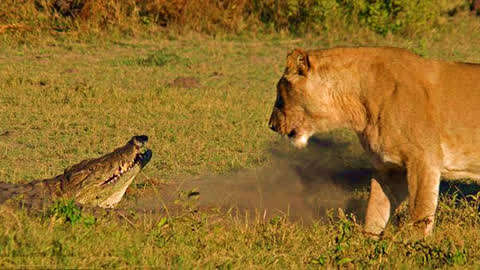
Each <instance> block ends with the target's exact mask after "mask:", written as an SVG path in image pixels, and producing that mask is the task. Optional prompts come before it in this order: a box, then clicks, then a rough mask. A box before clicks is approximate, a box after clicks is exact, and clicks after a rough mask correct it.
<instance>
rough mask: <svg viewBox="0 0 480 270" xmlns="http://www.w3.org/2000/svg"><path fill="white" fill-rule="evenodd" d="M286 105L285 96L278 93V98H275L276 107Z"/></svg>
mask: <svg viewBox="0 0 480 270" xmlns="http://www.w3.org/2000/svg"><path fill="white" fill-rule="evenodd" d="M283 106H285V102H283V98H282V96H281V95H277V100H275V107H277V108H279V109H281V108H283Z"/></svg>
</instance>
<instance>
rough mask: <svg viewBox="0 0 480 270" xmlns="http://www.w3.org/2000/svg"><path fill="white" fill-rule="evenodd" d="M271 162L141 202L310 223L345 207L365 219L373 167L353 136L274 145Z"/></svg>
mask: <svg viewBox="0 0 480 270" xmlns="http://www.w3.org/2000/svg"><path fill="white" fill-rule="evenodd" d="M271 154H272V160H273V162H272V163H271V165H270V166H267V167H264V168H259V169H244V170H240V171H238V172H235V173H232V174H230V175H227V176H203V177H197V178H196V179H184V180H181V181H175V184H165V185H159V186H158V187H156V190H155V191H150V192H144V193H143V194H142V196H138V197H137V198H136V201H135V204H134V205H135V208H137V210H138V209H142V210H143V211H159V210H160V211H171V212H172V211H173V209H178V208H179V207H178V205H179V204H182V203H183V205H184V207H185V205H188V208H189V209H212V208H218V209H220V208H221V209H224V210H232V209H234V211H236V212H237V213H240V214H242V215H243V214H245V213H250V214H249V215H250V216H251V217H253V216H256V217H257V218H258V217H260V218H264V219H266V218H271V217H274V216H283V217H287V218H288V219H289V220H292V221H302V222H304V223H310V222H311V221H313V220H318V219H319V218H322V217H324V216H325V214H326V212H327V210H328V209H337V208H342V209H344V211H345V212H347V213H348V212H350V213H354V214H355V215H356V216H357V217H358V218H360V219H362V218H363V216H364V214H365V206H366V192H364V191H366V190H368V182H369V180H370V178H371V174H372V169H371V168H370V167H369V163H368V161H367V160H366V158H365V156H364V154H363V151H362V150H361V147H360V146H359V145H358V142H355V141H354V140H353V142H352V139H351V138H348V139H347V140H346V139H343V140H342V139H338V138H335V137H334V138H331V137H329V138H316V137H314V138H312V139H311V140H310V142H309V146H308V148H307V149H304V150H295V149H294V148H293V147H292V146H290V145H288V143H283V142H282V143H279V144H277V145H275V146H273V147H271Z"/></svg>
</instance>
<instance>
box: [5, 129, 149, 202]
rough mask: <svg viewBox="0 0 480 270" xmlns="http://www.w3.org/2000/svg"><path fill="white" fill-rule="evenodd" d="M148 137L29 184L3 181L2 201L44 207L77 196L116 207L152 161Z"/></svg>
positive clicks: (83, 199)
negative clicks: (137, 176)
mask: <svg viewBox="0 0 480 270" xmlns="http://www.w3.org/2000/svg"><path fill="white" fill-rule="evenodd" d="M147 141H148V137H147V136H145V135H142V136H134V137H132V138H131V139H130V140H129V141H128V142H127V144H125V145H124V146H122V147H119V148H117V149H115V150H114V151H113V152H111V153H108V154H106V155H104V156H101V157H99V158H96V159H87V160H83V161H81V162H80V163H78V164H75V165H73V166H71V167H68V168H67V169H65V171H64V173H63V174H60V175H58V176H55V177H53V178H49V179H44V180H33V181H31V182H29V183H25V184H12V183H2V182H0V204H2V203H5V202H6V201H7V200H9V199H15V200H18V201H19V202H20V203H21V204H24V205H27V206H32V207H40V206H42V205H44V203H45V202H49V201H52V200H55V199H59V198H69V199H74V200H75V202H77V203H79V204H83V205H89V206H99V207H103V208H113V207H115V205H116V204H117V203H118V202H119V201H120V200H121V199H122V197H123V195H124V193H125V191H126V189H127V188H128V186H129V185H130V184H131V183H132V181H133V179H134V178H135V176H136V175H137V174H138V173H139V172H140V171H141V169H142V168H143V167H144V166H145V165H146V164H147V163H148V162H149V161H150V159H151V157H152V151H151V150H150V149H146V147H145V145H146V143H147Z"/></svg>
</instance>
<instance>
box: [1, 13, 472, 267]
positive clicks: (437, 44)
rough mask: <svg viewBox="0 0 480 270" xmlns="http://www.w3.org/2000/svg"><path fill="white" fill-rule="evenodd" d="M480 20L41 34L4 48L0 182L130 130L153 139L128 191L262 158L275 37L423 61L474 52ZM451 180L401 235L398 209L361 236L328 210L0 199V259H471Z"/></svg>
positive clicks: (262, 162)
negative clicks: (347, 27)
mask: <svg viewBox="0 0 480 270" xmlns="http://www.w3.org/2000/svg"><path fill="white" fill-rule="evenodd" d="M479 28H480V24H479V23H478V21H477V22H476V21H464V22H462V21H458V22H451V25H450V26H448V25H447V26H446V27H445V29H443V30H438V31H436V32H432V33H429V34H428V35H426V36H424V37H423V38H422V37H420V38H418V39H415V40H404V39H401V38H398V37H391V36H387V37H385V38H379V37H378V36H374V35H372V34H362V33H357V35H355V36H349V35H343V36H342V35H328V36H327V35H326V36H321V37H308V38H302V39H291V38H287V37H281V36H272V37H265V38H262V39H252V38H250V39H236V38H229V37H225V38H218V37H217V38H209V37H204V36H197V35H195V34H185V35H183V36H175V35H173V36H172V35H167V34H165V35H164V34H160V35H159V36H157V37H152V38H151V39H146V38H145V39H125V40H123V39H105V40H100V39H94V40H93V41H80V42H79V41H72V40H71V39H68V38H67V39H61V38H56V39H51V38H46V39H44V40H42V41H41V42H38V43H36V45H28V43H27V44H25V45H22V46H13V45H3V46H0V179H2V180H4V181H7V182H26V181H29V180H31V179H37V178H46V177H51V176H53V175H56V174H58V173H60V172H61V171H62V170H63V168H65V167H66V166H68V165H71V164H73V163H75V162H78V161H80V160H82V159H84V158H90V157H95V156H98V155H100V154H103V153H105V152H108V151H111V150H112V149H113V148H115V147H117V146H118V145H121V144H123V143H124V142H125V141H126V140H128V139H129V138H130V137H131V136H132V135H134V134H147V135H149V136H150V138H151V140H150V147H151V148H152V150H153V151H154V158H153V160H152V162H151V163H150V164H149V165H148V167H147V168H146V169H145V171H144V173H142V174H141V175H140V176H139V177H138V178H137V180H136V181H137V185H134V186H132V189H133V193H134V194H137V195H139V194H140V196H141V194H142V192H144V189H145V185H144V184H145V183H156V184H158V183H170V182H173V181H176V179H189V178H192V177H193V176H196V177H197V178H198V177H199V176H200V178H201V176H202V175H206V174H209V175H212V174H214V175H228V174H231V173H232V172H234V171H238V170H241V169H244V168H266V167H268V166H272V154H271V151H270V149H271V148H272V147H275V146H276V145H282V144H283V142H282V140H281V138H278V137H277V136H276V135H274V134H273V133H272V132H271V131H269V130H268V128H267V120H268V117H269V114H270V110H271V106H272V104H273V101H274V98H275V91H274V86H275V83H276V81H277V80H278V78H279V77H280V75H281V73H282V71H283V68H284V66H283V65H284V60H285V55H286V52H287V51H288V50H289V49H292V48H294V47H306V48H316V47H331V46H337V45H388V46H400V47H406V48H409V49H412V50H413V51H415V52H417V53H419V54H422V55H424V56H426V57H435V58H442V59H448V60H463V61H470V62H480V47H479V46H477V45H475V44H480V35H479V33H480V31H479ZM9 44H14V43H9ZM179 76H183V77H194V78H196V79H198V81H199V84H200V85H199V86H197V87H194V88H191V89H186V88H181V87H178V86H176V85H175V84H173V81H174V79H176V78H177V77H179ZM329 136H330V135H329ZM332 136H337V137H339V139H338V140H346V141H349V140H350V139H349V138H350V137H349V136H344V135H338V134H337V135H335V134H332ZM289 151H290V152H291V154H292V155H297V154H298V153H297V152H295V151H294V150H289ZM340 154H341V153H340ZM459 186H461V185H459ZM467 186H468V185H467ZM469 187H470V188H472V187H473V188H475V186H474V185H470V186H469ZM459 190H461V191H459V192H457V193H455V194H456V195H444V196H443V197H442V201H441V203H440V206H439V211H438V225H437V228H436V231H435V235H434V236H433V237H430V238H428V239H426V240H421V241H418V240H416V238H415V237H413V236H411V228H410V227H409V226H408V225H405V222H404V220H405V214H404V213H400V214H399V216H398V218H397V222H395V223H397V225H398V224H399V225H403V226H396V225H395V226H389V227H388V229H387V231H386V237H385V239H383V240H381V241H372V240H370V239H368V238H365V237H364V236H363V235H361V234H359V231H360V226H361V225H359V224H361V220H357V218H354V217H353V216H350V215H348V214H347V215H346V216H345V215H343V214H342V213H340V214H338V215H337V214H336V213H335V211H333V212H332V211H330V215H327V217H326V218H325V219H322V220H318V221H317V222H314V224H312V225H302V224H301V223H295V222H291V221H289V219H288V216H278V217H273V218H270V219H263V220H261V221H260V220H257V221H254V222H245V220H244V219H243V218H241V217H238V216H235V215H231V214H228V213H227V214H224V213H214V212H194V213H189V212H188V211H187V212H185V213H184V214H183V215H178V216H175V215H170V216H167V215H165V216H164V217H165V219H162V217H160V216H153V215H145V216H144V215H139V216H138V217H136V218H134V219H120V220H118V219H116V218H113V217H112V218H109V217H108V216H107V217H105V218H100V219H98V220H97V221H96V222H95V223H94V224H93V225H92V224H90V223H81V222H80V223H76V224H71V223H69V222H65V221H64V219H62V217H61V215H54V216H48V215H47V216H36V215H35V216H32V215H29V214H27V213H25V212H24V211H22V210H17V209H11V208H8V207H2V208H0V226H1V230H0V265H2V268H4V267H9V268H14V267H34V266H40V267H44V268H45V267H59V268H64V267H68V268H72V267H74V268H76V267H78V268H90V267H93V268H98V267H106V268H111V267H133V266H140V267H149V266H155V267H162V268H182V269H183V268H186V269H189V268H199V267H200V268H220V269H230V268H241V269H244V268H261V269H263V268H301V269H304V268H318V267H336V266H342V267H359V268H362V267H374V268H388V269H390V268H405V269H408V268H411V267H415V268H447V267H454V268H455V267H456V268H465V267H471V268H478V267H480V259H478V258H480V248H479V244H478V243H479V241H478V240H479V239H480V234H479V232H480V218H479V215H478V211H477V209H478V205H479V203H480V200H478V198H477V197H469V198H468V200H467V199H465V198H463V197H462V192H463V189H459ZM359 192H360V193H362V192H363V193H362V194H364V191H362V190H360V191H359ZM218 196H219V197H221V196H222V194H218ZM362 196H363V195H362ZM458 198H460V199H458ZM284 199H285V200H288V198H284ZM125 200H127V201H128V200H132V196H130V197H129V196H128V195H127V196H126V198H125Z"/></svg>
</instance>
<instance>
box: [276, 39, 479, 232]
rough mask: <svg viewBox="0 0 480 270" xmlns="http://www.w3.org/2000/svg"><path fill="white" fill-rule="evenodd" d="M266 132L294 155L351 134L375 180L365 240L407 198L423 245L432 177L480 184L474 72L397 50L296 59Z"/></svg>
mask: <svg viewBox="0 0 480 270" xmlns="http://www.w3.org/2000/svg"><path fill="white" fill-rule="evenodd" d="M269 125H270V127H271V128H272V129H273V130H275V131H277V132H279V133H281V134H283V135H289V136H290V137H291V139H292V141H293V143H294V144H295V145H296V146H298V147H303V146H305V144H306V143H304V141H305V137H306V136H310V135H311V134H313V133H315V132H324V131H328V130H331V129H334V128H349V129H352V130H354V131H355V132H356V133H357V134H358V137H359V138H360V141H361V143H362V145H363V147H364V149H365V150H366V152H367V153H369V154H370V156H371V158H372V161H373V164H374V166H375V168H376V169H377V171H378V174H377V175H376V176H375V178H374V179H372V185H371V193H370V199H369V202H368V207H367V215H366V221H365V230H366V231H367V232H368V233H372V234H379V233H381V232H382V231H383V230H384V228H385V226H386V224H387V222H388V219H389V217H390V213H391V212H392V211H393V210H395V208H396V207H397V206H398V205H399V204H400V203H401V202H402V201H403V200H404V199H406V198H408V204H409V209H410V214H411V218H412V221H413V222H414V223H415V224H417V225H418V226H419V227H421V229H422V231H423V232H424V233H425V234H426V235H427V234H430V233H431V231H432V229H433V224H434V215H435V210H436V207H437V200H438V192H439V191H438V190H439V183H440V177H445V178H450V179H452V178H465V177H468V178H473V179H480V65H477V64H468V63H458V62H446V61H439V60H430V59H425V58H422V57H420V56H418V55H416V54H413V53H411V52H409V51H407V50H404V49H398V48H334V49H326V50H315V51H303V50H301V49H296V50H294V51H293V52H291V53H289V55H288V57H287V68H286V69H285V73H284V75H283V76H282V78H281V79H280V81H279V83H278V85H277V101H276V103H275V106H274V110H273V112H272V116H271V119H270V123H269Z"/></svg>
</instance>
